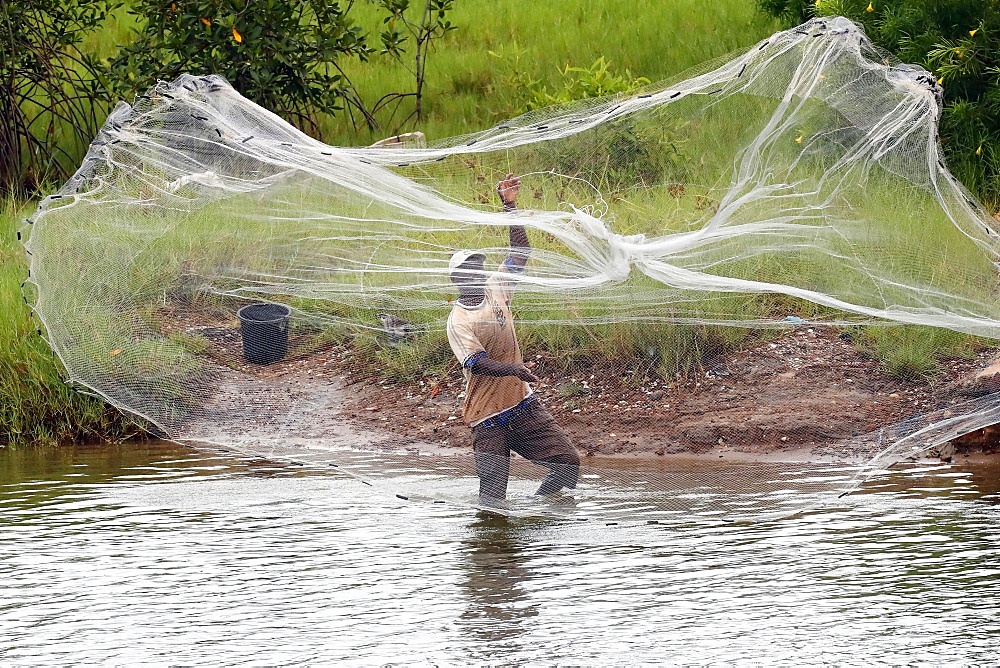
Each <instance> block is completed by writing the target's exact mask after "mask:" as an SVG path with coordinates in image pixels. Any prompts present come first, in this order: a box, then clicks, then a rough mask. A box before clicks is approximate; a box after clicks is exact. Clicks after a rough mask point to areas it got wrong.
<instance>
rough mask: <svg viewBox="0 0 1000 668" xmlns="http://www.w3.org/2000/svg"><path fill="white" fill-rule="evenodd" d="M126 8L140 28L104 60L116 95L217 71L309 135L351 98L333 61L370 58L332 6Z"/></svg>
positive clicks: (285, 2) (139, 2)
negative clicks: (130, 40)
mask: <svg viewBox="0 0 1000 668" xmlns="http://www.w3.org/2000/svg"><path fill="white" fill-rule="evenodd" d="M130 6H131V9H130V11H131V13H133V14H135V15H136V16H137V17H139V19H140V24H141V27H140V28H139V30H138V34H137V35H136V39H135V41H134V42H133V43H132V44H131V45H130V46H128V47H125V48H124V49H122V51H121V53H120V54H119V55H118V56H117V57H116V58H114V59H113V60H112V62H111V63H110V68H111V73H112V76H113V79H114V81H115V84H116V87H117V89H118V91H119V92H120V93H121V94H122V95H126V94H134V93H136V92H141V91H144V90H146V89H147V88H148V87H149V86H150V85H152V84H153V83H154V82H155V81H156V80H157V79H174V78H176V77H177V76H178V75H180V74H181V73H184V72H189V73H192V74H209V73H214V74H221V75H222V76H224V77H225V78H226V79H227V80H229V82H230V83H231V84H232V85H233V87H234V88H236V90H238V91H239V92H240V93H241V94H242V95H244V96H245V97H247V98H249V99H251V100H253V101H254V102H256V103H258V104H260V105H261V106H263V107H265V108H267V109H269V110H271V111H274V112H275V113H277V114H278V115H280V116H282V117H284V118H285V119H286V120H288V121H289V122H290V123H292V124H294V125H296V126H297V127H299V128H300V129H302V130H304V131H306V132H309V133H311V134H313V135H317V134H318V132H319V127H318V116H317V114H332V113H334V112H336V111H338V110H340V109H342V108H343V107H344V104H345V102H351V101H352V100H353V99H356V98H353V97H352V87H351V85H350V82H349V81H348V79H347V78H346V77H345V76H344V74H343V72H342V70H341V68H340V66H339V65H338V60H339V59H341V58H343V57H352V58H360V59H361V60H365V59H367V57H368V56H369V54H371V53H372V50H371V49H370V48H369V47H368V45H367V43H366V39H365V34H364V33H363V32H362V30H361V29H360V28H358V27H356V26H353V25H352V24H351V22H350V20H349V19H348V17H347V9H346V8H341V6H340V4H339V3H337V2H325V1H324V0H262V1H260V2H243V1H242V0H240V1H235V0H234V1H229V0H194V1H192V0H175V1H174V2H169V3H168V2H163V1H162V0H133V2H131V5H130ZM349 6H350V5H349V4H348V7H349Z"/></svg>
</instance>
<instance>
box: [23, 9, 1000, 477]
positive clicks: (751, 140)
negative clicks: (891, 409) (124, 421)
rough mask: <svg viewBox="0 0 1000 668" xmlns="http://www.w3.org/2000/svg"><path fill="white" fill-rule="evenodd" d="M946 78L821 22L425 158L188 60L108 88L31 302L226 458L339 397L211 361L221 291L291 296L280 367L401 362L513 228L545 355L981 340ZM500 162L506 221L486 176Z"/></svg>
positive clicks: (325, 388) (43, 229) (981, 220)
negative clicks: (631, 344) (152, 82)
mask: <svg viewBox="0 0 1000 668" xmlns="http://www.w3.org/2000/svg"><path fill="white" fill-rule="evenodd" d="M941 94H942V91H941V88H940V87H939V86H938V85H937V84H936V83H935V81H934V78H933V76H931V75H930V74H929V73H928V72H926V71H924V70H923V69H921V68H919V67H914V66H909V65H905V64H901V63H898V62H896V61H894V60H893V59H892V58H891V57H890V56H888V55H887V54H885V53H884V52H881V51H879V50H877V49H876V48H875V47H873V45H872V44H871V43H870V42H869V40H868V39H867V38H866V37H865V35H864V33H863V32H862V31H861V29H860V28H859V27H857V26H856V25H854V24H853V23H851V22H850V21H848V20H846V19H842V18H833V19H823V20H819V19H816V20H813V21H810V22H808V23H806V24H804V25H802V26H799V27H797V28H795V29H792V30H788V31H784V32H780V33H777V34H775V35H773V36H772V37H770V38H768V39H767V40H765V41H763V42H761V43H760V44H758V45H756V46H754V47H753V48H751V49H749V50H748V51H747V52H746V53H743V54H739V55H737V56H736V57H733V58H729V59H724V60H720V61H716V62H712V63H708V64H706V65H704V66H702V67H701V68H699V69H697V70H696V71H693V72H688V73H686V74H685V75H683V76H682V77H680V78H677V79H676V80H673V81H667V82H664V83H661V84H658V85H656V86H652V87H650V88H648V89H646V90H643V91H641V92H640V93H638V94H636V95H633V96H630V97H618V98H613V99H600V100H587V101H580V102H577V103H572V104H567V105H562V106H557V107H552V108H547V109H543V110H539V111H536V112H532V113H530V114H528V115H526V116H522V117H519V118H516V119H513V120H511V121H507V122H505V123H501V124H498V125H496V126H495V127H492V128H490V129H488V130H485V131H483V132H478V133H475V134H472V135H467V136H462V137H457V138H452V139H448V140H445V141H439V142H436V143H432V144H430V145H427V146H409V145H406V144H405V143H403V144H398V145H397V146H396V147H394V148H384V147H382V146H376V147H367V148H360V147H332V146H327V145H325V144H323V143H321V142H319V141H317V140H315V139H312V138H310V137H308V136H306V135H304V134H303V133H301V132H299V131H298V130H296V129H295V128H294V127H292V126H291V125H289V124H288V123H286V122H284V121H283V120H281V119H280V118H279V117H277V116H275V115H274V114H272V113H270V112H268V111H267V110H265V109H263V108H261V107H259V106H257V105H255V104H254V103H252V102H250V101H248V100H246V99H245V98H243V97H242V96H240V95H239V94H238V93H237V92H236V91H235V90H234V89H233V88H232V87H231V86H229V85H228V83H227V82H226V81H224V80H223V79H222V78H220V77H218V76H214V75H210V76H189V75H185V76H182V77H180V78H178V79H177V80H176V81H174V82H172V83H166V82H161V83H159V84H157V85H156V86H155V87H154V88H153V89H151V90H150V91H149V92H148V93H147V94H145V95H142V96H140V97H139V98H137V99H136V101H135V104H134V105H131V106H130V105H128V104H125V103H120V104H119V105H118V107H117V108H116V109H115V110H114V111H113V113H112V114H111V115H110V117H109V118H108V120H107V123H106V124H105V126H104V128H103V129H102V130H101V132H100V135H99V136H98V137H97V139H96V140H95V141H94V142H93V144H92V146H91V147H90V150H89V152H88V154H87V156H86V159H85V160H84V162H83V164H82V165H81V167H80V169H79V171H78V172H77V173H76V174H75V175H74V176H73V177H72V178H71V179H70V180H69V181H68V182H67V183H66V184H65V186H64V187H63V188H62V189H61V190H60V191H59V192H58V193H57V194H56V195H53V196H51V197H49V198H46V199H45V200H44V201H43V202H42V203H41V204H40V206H39V210H38V212H37V213H36V214H35V215H34V216H33V217H32V220H31V222H32V228H31V230H30V232H31V233H30V239H29V241H28V243H27V246H28V249H29V251H30V252H31V265H30V266H31V273H30V284H31V287H32V289H33V299H34V308H35V311H36V313H37V314H38V315H39V317H40V318H41V320H42V322H43V323H44V325H45V328H46V331H47V336H48V339H49V341H50V343H51V345H52V347H53V349H54V350H55V352H56V353H57V354H58V356H59V358H60V359H61V360H62V362H63V364H64V365H65V367H66V370H67V373H68V375H69V377H70V379H71V380H73V381H75V382H76V383H79V384H80V385H82V386H85V387H86V388H89V389H90V390H91V391H93V392H96V393H98V394H99V395H101V396H102V397H104V398H105V399H107V400H108V401H109V402H111V403H113V404H114V405H116V406H118V407H120V408H123V409H125V410H127V411H129V412H131V413H133V414H135V415H137V416H139V417H141V418H142V419H143V420H144V421H145V422H146V423H147V424H148V425H150V428H151V429H153V430H154V431H156V432H158V433H161V434H163V435H166V436H169V437H171V438H176V439H181V440H184V439H187V440H200V441H209V442H217V443H228V444H234V443H236V444H240V443H242V444H244V445H246V444H251V443H259V442H265V441H267V439H268V438H272V439H273V438H274V437H275V436H282V437H283V438H286V437H287V438H292V437H294V438H302V439H310V438H311V439H313V441H317V442H318V441H319V440H322V439H323V438H326V437H328V436H330V435H331V434H333V433H334V432H335V431H336V428H335V427H333V426H331V419H330V416H331V415H334V414H335V413H336V411H337V410H338V408H339V406H340V405H341V403H342V395H340V394H338V390H337V389H336V388H334V387H332V386H331V385H329V384H318V383H309V382H306V379H305V378H304V377H303V378H298V379H296V380H294V381H290V380H288V379H287V378H285V379H284V380H281V379H276V378H275V377H274V376H273V375H271V376H269V375H267V374H263V373H261V371H260V369H257V368H252V367H251V366H249V365H246V364H243V362H242V360H241V359H237V358H236V357H233V356H231V355H229V352H231V351H230V348H231V346H230V348H226V346H227V345H229V344H231V343H232V339H233V336H238V333H237V334H234V332H235V331H236V330H235V327H236V325H235V319H234V314H235V313H236V310H237V309H238V308H239V307H240V306H243V305H246V304H250V303H255V302H276V303H281V304H284V305H287V306H288V307H289V308H290V310H291V314H292V315H291V318H290V321H289V324H288V327H289V331H288V336H289V339H288V342H287V345H288V355H289V356H290V357H291V358H295V359H307V358H308V356H309V355H310V354H312V353H315V352H316V351H320V350H329V349H330V348H331V346H336V345H339V344H343V343H344V342H345V341H353V342H357V341H360V340H363V339H364V337H366V336H369V337H371V338H372V340H377V337H378V335H379V332H380V327H381V325H380V324H379V318H380V317H381V315H391V316H392V317H394V318H398V319H399V320H400V321H401V322H404V323H406V324H407V325H408V326H409V329H408V330H407V331H406V333H405V336H400V337H397V339H398V340H394V341H393V343H394V344H396V345H395V348H394V349H393V352H392V354H393V355H397V356H405V355H406V354H407V350H408V348H407V346H409V345H414V346H415V347H414V352H413V355H414V356H416V355H417V354H418V352H417V351H426V350H427V349H428V348H433V347H434V346H437V347H439V348H440V347H442V346H446V344H444V342H443V341H444V340H443V335H442V332H443V330H444V323H445V319H446V318H447V315H448V312H449V309H450V304H449V300H451V299H453V298H454V287H453V285H452V284H451V281H450V278H449V271H448V261H449V258H450V257H451V255H452V253H453V252H454V250H456V249H459V248H465V249H474V250H477V251H480V252H482V253H484V254H486V255H487V256H488V257H490V258H495V259H496V260H497V261H499V260H500V259H502V257H503V256H504V253H505V252H506V250H507V249H506V236H505V234H506V230H507V227H508V226H509V225H510V224H511V223H512V222H516V223H517V224H520V225H524V226H525V227H526V228H527V229H528V232H529V235H530V236H531V238H532V245H533V251H532V256H531V260H530V262H529V265H528V269H527V271H526V273H525V274H524V275H523V277H522V278H521V279H520V280H519V284H518V296H517V300H516V312H517V317H518V323H519V327H520V328H521V331H522V332H525V331H534V332H540V333H538V334H537V337H536V339H535V340H540V341H542V342H543V343H544V342H545V336H546V334H545V332H555V331H566V330H572V329H573V328H580V327H595V326H597V327H603V328H605V329H602V330H601V331H602V332H606V331H610V330H609V329H607V328H613V327H630V326H633V325H637V324H638V325H641V327H640V328H639V329H640V330H643V331H645V332H647V333H648V332H653V331H656V328H658V327H667V326H670V327H702V326H705V325H708V324H710V325H712V326H729V327H738V328H761V327H771V326H775V325H776V324H780V323H782V322H783V321H784V320H785V318H786V317H787V316H788V314H789V313H797V314H799V316H805V317H806V319H807V320H808V321H809V322H811V323H821V324H829V325H865V324H872V323H883V324H884V323H899V324H908V325H927V326H933V327H938V328H945V329H949V330H953V331H955V332H961V333H964V334H970V335H976V336H981V337H985V338H988V339H996V338H998V336H1000V319H998V316H1000V309H998V306H997V298H996V297H997V294H996V290H997V270H996V266H995V264H994V263H995V261H996V260H997V258H998V250H1000V245H998V241H997V240H998V237H997V234H996V231H995V230H994V229H993V228H992V225H991V220H990V219H989V218H988V217H987V215H986V214H985V212H984V211H983V209H982V207H981V206H980V205H979V204H978V203H977V202H976V201H975V199H974V198H973V197H972V196H971V195H970V194H969V193H968V192H967V191H966V190H965V188H964V187H963V186H962V185H961V184H960V183H959V182H958V181H957V180H956V179H955V178H954V177H953V176H952V175H951V174H950V172H949V171H948V169H947V168H946V166H945V164H944V161H943V159H942V156H941V147H940V144H939V140H938V118H939V115H940V109H941ZM510 172H513V173H516V174H519V175H521V178H522V183H523V186H522V191H523V192H522V196H521V202H520V208H519V210H518V211H517V212H514V213H508V212H502V211H498V210H497V202H496V195H495V192H494V190H493V189H494V187H495V184H496V183H497V181H498V180H500V179H502V178H503V177H504V175H505V174H507V173H510ZM491 261H492V260H491ZM799 316H796V317H797V318H798V317H799ZM383 321H384V319H383ZM635 330H636V328H635V327H632V329H631V330H630V331H635ZM533 336H534V334H533ZM411 340H415V341H416V344H411ZM559 340H561V341H562V340H565V337H563V338H562V339H559ZM551 345H552V346H553V347H557V346H558V345H563V344H559V343H552V344H551ZM639 348H640V349H641V346H640V347H639ZM445 350H446V347H445ZM227 351H229V352H227ZM419 354H424V352H420V353H419ZM227 355H229V356H227ZM621 363H622V364H627V363H628V360H622V362H621ZM997 412H998V403H997V400H996V399H995V398H994V397H992V396H988V397H981V398H979V399H976V400H974V401H971V402H969V403H966V404H962V405H958V406H953V407H951V408H950V409H949V413H948V415H947V416H945V417H942V416H941V414H935V415H932V416H928V415H914V416H910V417H908V418H907V419H906V420H904V421H902V422H900V421H896V422H893V423H892V424H883V425H878V426H877V428H876V429H875V430H874V431H872V432H869V433H865V434H857V435H854V436H851V437H847V440H851V439H852V438H853V439H854V440H855V441H857V442H859V443H860V442H864V443H870V444H872V443H873V444H877V447H875V450H873V454H876V453H878V452H879V449H882V450H883V452H882V455H883V456H884V457H888V456H889V455H888V454H886V453H889V452H890V451H891V453H892V456H898V455H899V454H900V453H901V452H903V451H917V450H919V449H923V448H926V447H928V446H929V445H933V444H935V443H939V442H941V441H943V440H945V439H946V438H950V437H952V436H954V435H957V434H961V433H965V432H968V431H971V430H973V429H976V428H978V427H980V426H983V425H986V424H991V423H993V422H996V421H997V418H998V414H997ZM710 417H711V416H706V419H708V418H710ZM287 438H286V440H287ZM879 461H883V460H879Z"/></svg>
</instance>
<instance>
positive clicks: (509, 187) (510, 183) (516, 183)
mask: <svg viewBox="0 0 1000 668" xmlns="http://www.w3.org/2000/svg"><path fill="white" fill-rule="evenodd" d="M520 189H521V179H519V178H517V177H516V176H514V173H513V172H511V173H510V174H508V175H507V178H505V179H504V180H503V181H501V182H500V183H498V184H497V194H499V195H500V201H501V202H503V208H505V209H513V208H515V207H516V206H517V193H518V191H519V190H520Z"/></svg>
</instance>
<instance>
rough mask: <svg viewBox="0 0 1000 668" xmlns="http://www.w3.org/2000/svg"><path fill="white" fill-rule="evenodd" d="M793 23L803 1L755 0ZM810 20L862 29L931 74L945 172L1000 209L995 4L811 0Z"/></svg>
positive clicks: (998, 21) (999, 6)
mask: <svg viewBox="0 0 1000 668" xmlns="http://www.w3.org/2000/svg"><path fill="white" fill-rule="evenodd" d="M759 5H760V7H761V9H763V10H764V11H766V12H767V13H769V14H771V15H773V16H778V17H781V18H783V19H785V20H786V21H789V22H793V23H798V22H800V21H802V20H804V19H805V18H807V16H808V7H807V8H806V11H801V8H802V2H801V0H759ZM811 11H812V12H814V13H815V15H816V16H834V15H841V16H846V17H848V18H850V19H851V20H853V21H855V22H857V23H860V24H861V25H863V26H864V28H865V32H867V33H868V36H869V37H870V38H871V39H872V41H873V42H875V44H877V45H878V46H880V47H882V48H883V49H886V50H887V51H890V52H892V53H893V54H895V55H896V57H898V58H899V59H900V60H902V61H904V62H907V63H915V64H918V65H921V66H923V67H924V68H926V69H927V70H929V71H930V72H933V73H934V74H935V75H936V76H937V77H938V78H939V79H938V80H939V82H940V83H941V85H942V86H944V91H945V96H944V97H945V108H944V114H943V115H942V118H941V126H940V127H941V141H942V143H943V145H944V148H945V154H946V156H947V158H948V164H949V167H950V168H951V170H952V171H953V172H954V173H955V175H956V176H958V178H959V179H961V180H962V181H963V182H964V183H965V184H966V185H967V186H968V187H969V188H970V189H971V190H973V191H974V192H975V193H976V194H977V195H978V196H979V197H980V198H981V199H982V200H983V202H984V203H985V204H986V206H987V207H989V208H990V209H991V210H992V211H997V210H998V209H1000V3H998V2H996V1H995V0H989V1H984V0H938V1H937V2H927V1H926V0H895V1H893V2H886V1H885V0H881V1H879V0H871V1H870V2H869V0H817V1H816V3H815V5H814V6H813V8H812V10H811Z"/></svg>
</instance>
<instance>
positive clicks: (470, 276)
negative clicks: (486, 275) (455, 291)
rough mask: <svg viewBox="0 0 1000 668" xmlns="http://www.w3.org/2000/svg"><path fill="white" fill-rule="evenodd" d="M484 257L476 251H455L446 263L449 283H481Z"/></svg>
mask: <svg viewBox="0 0 1000 668" xmlns="http://www.w3.org/2000/svg"><path fill="white" fill-rule="evenodd" d="M485 263H486V256H485V255H483V254H482V253H479V252H477V251H471V250H460V251H456V252H455V253H454V254H453V255H452V256H451V260H450V261H449V262H448V273H449V274H450V276H451V282H452V283H456V284H458V285H470V284H474V283H482V282H483V271H484V265H485Z"/></svg>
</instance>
